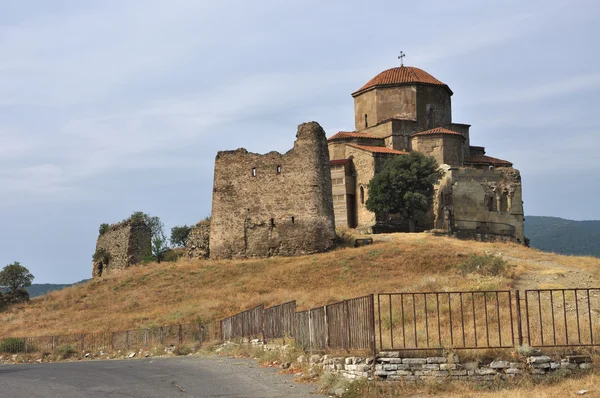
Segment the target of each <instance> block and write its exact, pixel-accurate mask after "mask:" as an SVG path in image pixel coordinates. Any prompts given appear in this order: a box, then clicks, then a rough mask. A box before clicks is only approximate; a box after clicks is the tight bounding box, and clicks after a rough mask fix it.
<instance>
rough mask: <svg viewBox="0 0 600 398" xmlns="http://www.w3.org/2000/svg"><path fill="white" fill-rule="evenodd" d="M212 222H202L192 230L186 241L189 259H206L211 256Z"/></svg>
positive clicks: (186, 251)
mask: <svg viewBox="0 0 600 398" xmlns="http://www.w3.org/2000/svg"><path fill="white" fill-rule="evenodd" d="M209 245H210V221H201V222H199V223H198V224H196V226H195V227H193V228H192V230H191V231H190V234H189V235H188V237H187V239H186V240H185V253H186V256H187V257H188V258H199V259H204V258H208V257H209V256H210V248H209Z"/></svg>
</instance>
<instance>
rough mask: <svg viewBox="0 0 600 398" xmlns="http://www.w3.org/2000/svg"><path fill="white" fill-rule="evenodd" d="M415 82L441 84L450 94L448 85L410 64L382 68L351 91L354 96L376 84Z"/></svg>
mask: <svg viewBox="0 0 600 398" xmlns="http://www.w3.org/2000/svg"><path fill="white" fill-rule="evenodd" d="M415 83H417V84H427V85H433V86H442V87H445V88H446V89H447V90H448V91H449V92H450V95H452V90H450V87H448V85H447V84H445V83H443V82H441V81H439V80H438V79H436V78H435V77H433V76H431V75H430V74H429V73H427V72H425V71H424V70H422V69H419V68H415V67H412V66H399V67H397V68H391V69H388V70H384V71H383V72H381V73H380V74H378V75H377V76H375V77H374V78H372V79H371V80H369V81H368V82H367V84H365V85H364V86H362V87H361V88H360V89H358V90H357V91H355V92H354V93H352V96H356V95H358V94H361V93H362V92H364V91H367V90H369V89H371V88H373V87H377V86H395V85H404V84H415Z"/></svg>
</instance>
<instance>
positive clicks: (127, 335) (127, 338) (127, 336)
mask: <svg viewBox="0 0 600 398" xmlns="http://www.w3.org/2000/svg"><path fill="white" fill-rule="evenodd" d="M126 340H127V349H129V330H128V331H127V334H126Z"/></svg>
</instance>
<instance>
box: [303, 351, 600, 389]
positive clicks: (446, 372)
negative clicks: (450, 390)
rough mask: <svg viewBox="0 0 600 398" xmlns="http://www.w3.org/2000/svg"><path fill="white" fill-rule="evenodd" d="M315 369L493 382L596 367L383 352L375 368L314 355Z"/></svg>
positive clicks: (574, 359)
mask: <svg viewBox="0 0 600 398" xmlns="http://www.w3.org/2000/svg"><path fill="white" fill-rule="evenodd" d="M310 363H311V364H312V365H313V366H315V365H316V366H321V367H322V368H323V370H324V371H325V372H329V373H334V374H339V375H341V376H342V377H344V378H347V379H351V380H353V379H359V378H366V377H370V376H371V375H375V376H377V377H379V378H381V379H385V380H388V381H413V382H414V381H427V380H437V381H444V380H447V379H452V380H469V381H492V380H495V379H496V378H500V379H508V378H513V377H515V376H518V375H525V374H529V375H533V376H536V377H543V376H552V375H556V374H559V375H562V376H565V375H570V374H573V373H575V372H578V371H585V370H590V369H592V367H593V364H592V360H591V357H589V356H584V355H572V356H566V357H564V358H560V359H553V358H551V357H549V356H546V355H536V356H530V357H526V358H523V360H522V361H515V360H512V361H506V360H494V361H490V360H488V361H467V362H461V361H460V360H459V358H458V356H456V355H450V356H448V357H420V358H414V357H411V358H402V357H401V356H400V353H398V352H380V353H379V355H378V356H377V362H376V363H375V367H374V368H373V358H363V357H347V358H339V357H330V356H327V355H325V356H319V355H313V356H311V357H310Z"/></svg>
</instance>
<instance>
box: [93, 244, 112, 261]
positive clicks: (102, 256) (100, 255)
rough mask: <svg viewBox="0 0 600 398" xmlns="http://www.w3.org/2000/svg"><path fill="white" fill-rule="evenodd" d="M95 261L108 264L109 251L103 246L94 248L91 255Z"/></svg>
mask: <svg viewBox="0 0 600 398" xmlns="http://www.w3.org/2000/svg"><path fill="white" fill-rule="evenodd" d="M92 258H93V260H94V262H95V263H102V264H105V265H106V264H108V263H109V262H110V253H109V252H108V250H106V249H105V248H103V247H100V248H98V249H96V252H95V253H94V255H93V256H92Z"/></svg>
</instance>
